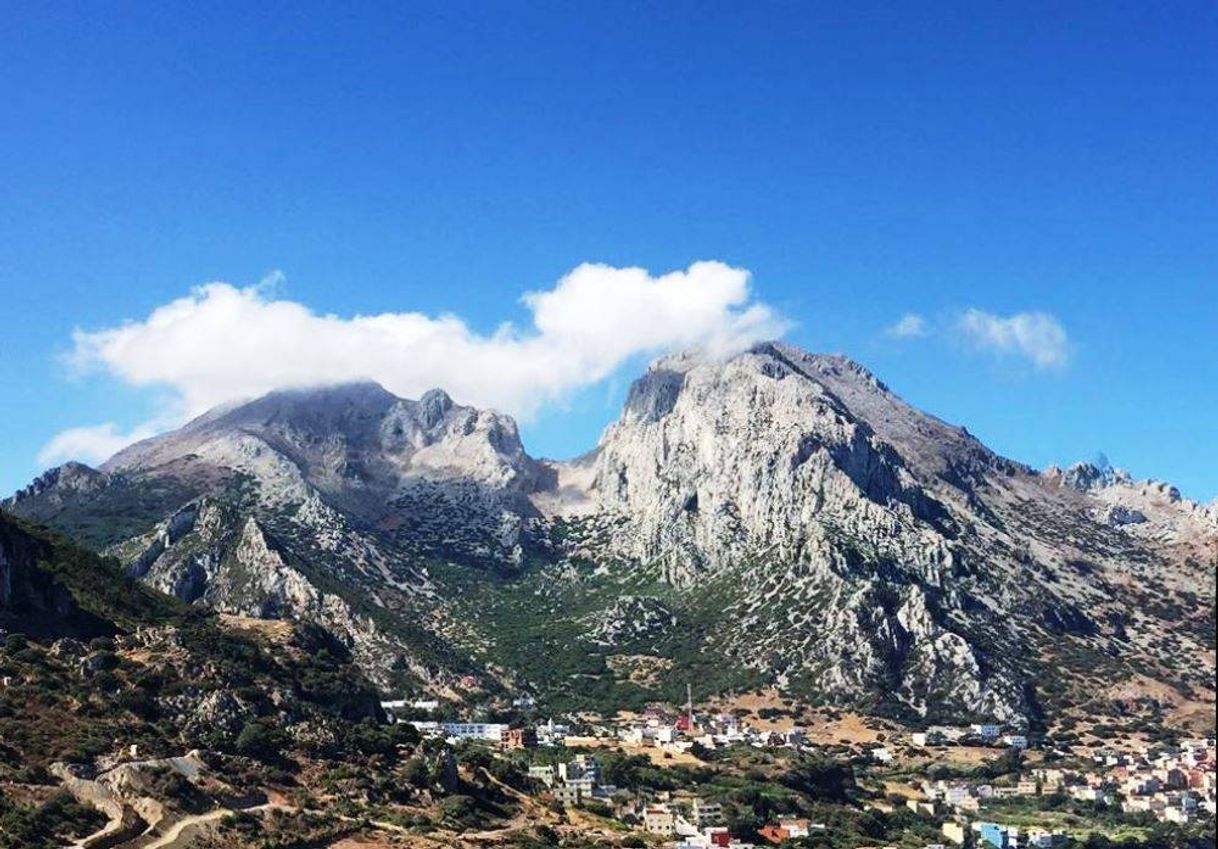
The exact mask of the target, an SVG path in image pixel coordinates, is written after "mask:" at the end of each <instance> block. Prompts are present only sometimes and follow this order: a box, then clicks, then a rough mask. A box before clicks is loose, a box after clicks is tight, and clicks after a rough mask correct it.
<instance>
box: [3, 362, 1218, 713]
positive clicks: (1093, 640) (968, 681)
mask: <svg viewBox="0 0 1218 849" xmlns="http://www.w3.org/2000/svg"><path fill="white" fill-rule="evenodd" d="M10 505H11V509H13V510H14V511H16V512H19V513H22V514H23V515H27V516H31V517H34V518H37V519H39V520H41V521H46V522H49V523H52V524H54V525H56V526H58V527H61V528H63V529H64V530H65V531H67V532H69V533H74V534H75V535H76V536H78V538H81V539H86V540H89V539H91V540H92V541H94V542H95V544H96V541H97V540H99V539H100V540H102V541H103V544H105V545H107V546H109V548H108V550H109V551H110V552H111V553H113V554H114V555H115V556H117V557H119V558H120V559H121V560H122V562H123V563H124V564H126V566H127V568H128V570H129V571H130V573H131V574H133V575H136V576H137V577H139V578H140V579H141V580H143V581H144V582H146V583H149V584H152V585H153V586H156V587H158V588H161V589H164V590H166V591H167V592H170V593H172V594H173V595H175V596H176V597H178V598H179V599H181V600H183V601H187V602H191V603H196V604H204V605H207V606H210V607H213V608H215V609H218V610H222V611H227V612H232V613H240V614H242V615H247V616H258V617H269V618H289V619H300V620H304V621H310V622H315V623H318V624H320V625H321V626H322V627H324V628H326V629H327V630H328V631H329V632H330V633H332V634H334V635H335V636H337V637H338V638H339V639H340V640H342V641H343V642H344V643H345V644H346V645H348V646H349V647H350V648H351V650H352V652H353V654H354V656H355V657H356V659H357V660H358V662H359V663H360V664H361V665H362V666H363V667H364V668H365V669H366V670H367V671H368V673H369V674H370V675H372V676H373V677H374V679H375V680H377V681H378V683H379V684H380V685H381V686H382V687H385V688H387V689H394V690H397V689H402V688H405V689H415V688H421V689H426V690H429V691H431V692H435V693H439V694H441V695H444V696H446V697H450V698H463V699H475V700H482V699H486V698H494V697H496V695H497V694H499V693H502V692H504V691H505V688H509V687H527V688H530V689H535V690H538V691H539V692H540V694H541V695H542V696H543V698H547V699H549V700H551V701H553V702H555V703H561V704H568V705H572V706H578V705H584V706H590V705H602V706H604V705H621V704H626V703H630V704H639V703H641V702H642V701H645V700H646V699H648V698H656V697H668V698H675V697H677V695H678V693H679V692H680V690H682V689H683V688H684V684H685V681H686V680H692V681H694V682H695V685H696V686H697V687H698V688H699V689H700V690H701V691H703V692H706V693H710V692H714V691H721V690H726V689H739V688H743V687H752V686H760V685H762V684H777V685H779V686H780V687H783V688H786V689H788V690H789V691H791V692H792V693H795V694H798V695H800V696H802V697H804V698H806V699H810V700H813V701H823V702H829V703H835V704H853V705H863V706H866V707H869V708H871V709H878V710H884V711H887V712H892V713H898V714H903V715H908V716H910V717H922V718H924V719H930V718H934V717H964V716H972V717H993V718H1000V719H1004V720H1009V721H1016V722H1018V721H1033V722H1035V721H1039V720H1040V718H1041V717H1042V716H1043V715H1044V714H1045V713H1048V714H1050V715H1051V716H1056V715H1059V714H1061V713H1062V712H1063V711H1065V710H1067V709H1068V708H1070V707H1071V706H1072V705H1077V704H1079V703H1081V702H1082V701H1085V700H1087V699H1098V700H1100V701H1103V700H1104V699H1107V698H1108V696H1107V695H1106V694H1107V693H1108V691H1109V690H1111V689H1112V688H1113V687H1114V686H1116V685H1117V684H1122V683H1127V682H1131V681H1155V682H1158V683H1161V684H1165V685H1166V686H1167V687H1168V689H1169V690H1170V691H1171V692H1174V693H1177V694H1179V696H1180V698H1200V699H1201V700H1203V701H1204V700H1209V701H1211V702H1212V698H1213V686H1212V683H1210V682H1209V680H1208V679H1207V675H1208V674H1209V673H1211V672H1212V669H1213V657H1214V655H1213V647H1214V613H1213V605H1212V602H1211V601H1207V599H1212V597H1213V592H1214V569H1215V563H1218V511H1216V510H1215V509H1214V508H1207V507H1201V506H1198V505H1194V504H1192V503H1190V502H1186V501H1184V500H1182V499H1180V498H1179V496H1178V494H1175V493H1174V491H1173V490H1171V489H1170V488H1169V487H1165V486H1162V485H1158V484H1152V483H1144V484H1135V483H1134V482H1132V481H1130V480H1128V479H1127V478H1125V477H1122V476H1119V475H1116V474H1115V473H1112V472H1110V471H1108V470H1098V469H1091V468H1090V467H1076V468H1074V469H1071V470H1068V471H1067V472H1061V471H1059V470H1050V471H1049V472H1047V473H1045V474H1038V473H1036V472H1034V471H1032V470H1031V469H1028V468H1026V467H1024V466H1021V465H1019V464H1017V463H1013V462H1011V461H1009V460H1006V459H1005V458H1002V457H1000V456H998V455H996V454H994V453H993V452H991V451H989V450H988V449H987V448H986V447H985V446H984V445H982V444H981V443H980V442H978V441H977V440H976V439H975V438H973V437H972V436H971V435H970V434H968V432H967V431H965V430H963V429H962V428H958V427H954V426H951V425H948V424H946V423H944V422H941V421H939V420H938V419H935V418H933V417H931V416H928V415H926V414H924V413H921V412H919V411H917V410H915V409H914V408H912V407H910V406H909V405H907V404H905V403H904V402H903V401H902V400H901V399H900V398H898V397H897V396H895V395H894V394H893V393H891V392H890V391H889V390H888V389H887V388H886V387H885V386H884V385H883V384H882V383H880V382H879V381H878V380H877V379H876V378H875V377H874V376H872V375H871V374H870V373H869V372H867V371H866V370H865V369H863V368H862V367H861V366H859V365H857V364H855V363H853V362H851V361H849V360H847V359H845V358H843V357H836V356H817V355H810V354H806V353H804V352H802V351H799V350H798V349H795V348H792V347H790V346H786V345H781V344H766V345H760V346H757V347H755V348H754V349H752V350H750V351H747V352H745V353H742V354H740V355H738V356H736V357H733V358H731V359H730V360H728V361H726V362H716V361H710V360H707V359H705V358H702V357H700V356H698V355H695V354H687V355H680V356H674V357H668V358H665V359H663V360H661V361H658V362H657V363H656V364H654V365H653V367H652V368H651V369H650V370H649V371H648V373H647V374H646V375H645V376H644V377H642V378H641V379H640V380H639V381H637V382H636V384H635V385H634V387H633V388H632V390H631V393H630V396H629V399H628V401H627V403H626V406H625V409H624V410H623V412H622V415H621V417H620V418H619V420H618V422H617V423H615V424H614V425H612V426H611V427H610V428H609V429H608V430H607V431H606V433H605V435H604V437H603V438H602V440H601V442H600V444H599V446H598V447H597V448H596V450H595V451H593V452H591V453H590V454H589V455H586V456H585V457H583V458H581V459H580V460H578V461H573V462H571V463H545V462H539V461H536V460H533V459H532V458H530V457H529V456H528V455H527V453H526V452H525V451H524V448H523V446H522V445H521V444H520V440H519V436H518V433H517V429H516V426H515V424H514V422H512V421H511V419H509V418H507V417H504V416H501V415H499V414H496V413H493V412H488V411H478V410H473V409H471V408H468V407H462V406H459V405H457V404H454V403H453V402H452V401H451V399H449V398H448V396H446V395H444V394H443V393H442V392H439V391H433V392H431V393H428V394H427V395H425V396H424V397H423V398H422V399H420V400H419V401H417V402H416V401H407V400H402V399H397V398H395V397H393V396H392V395H390V394H389V393H387V392H385V391H384V390H383V389H381V388H380V387H378V386H375V385H372V384H357V385H352V386H343V387H331V388H324V389H318V390H309V391H301V390H297V391H291V392H277V393H272V394H271V395H268V396H266V397H265V398H262V399H258V400H256V401H253V402H249V403H246V404H239V405H230V406H228V407H226V408H222V409H218V410H216V411H213V412H211V413H209V414H207V415H205V416H203V417H201V418H200V419H198V420H196V421H195V422H192V423H190V424H189V425H187V426H186V427H184V428H183V429H181V430H180V431H177V432H175V433H172V434H167V435H165V436H162V437H158V438H156V439H154V440H150V441H148V442H145V443H140V444H138V445H135V446H132V447H131V448H129V449H127V450H125V451H123V452H120V454H118V455H117V456H116V457H115V458H113V459H112V460H111V461H109V462H108V463H106V464H105V465H104V466H103V467H102V469H101V470H98V471H93V470H88V469H86V468H84V467H79V466H70V467H61V469H59V470H53V471H52V472H50V473H48V474H47V475H45V476H44V477H43V478H41V479H40V480H39V481H38V482H36V483H35V484H34V485H32V486H31V487H30V488H28V489H27V490H24V491H23V492H22V493H19V494H18V495H17V496H16V497H15V498H14V499H12V500H11V501H10ZM108 517H117V518H118V521H117V524H119V525H120V526H121V527H122V528H123V533H122V536H121V538H116V537H115V536H113V535H111V536H109V537H107V536H106V535H105V534H104V533H101V532H100V529H102V528H104V527H105V526H106V524H107V520H108Z"/></svg>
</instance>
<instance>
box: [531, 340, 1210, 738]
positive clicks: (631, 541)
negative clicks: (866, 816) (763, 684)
mask: <svg viewBox="0 0 1218 849" xmlns="http://www.w3.org/2000/svg"><path fill="white" fill-rule="evenodd" d="M558 478H559V480H560V481H562V482H563V484H564V486H566V487H567V490H568V491H565V492H564V493H563V497H562V498H561V499H555V500H554V501H553V502H551V505H552V507H551V509H553V510H554V511H555V512H557V513H558V514H559V515H564V514H565V515H568V516H570V517H572V518H573V519H574V518H575V517H576V516H578V517H579V519H580V521H583V522H585V523H590V524H591V525H592V526H594V527H600V528H601V529H603V530H602V532H600V533H599V534H594V535H593V539H594V542H593V543H591V544H589V543H588V542H586V541H584V542H581V546H582V547H581V548H580V549H579V550H578V551H577V554H578V555H579V556H580V557H587V558H592V559H598V558H599V559H606V558H611V559H615V560H619V561H622V562H624V563H627V564H633V566H632V567H630V566H627V567H619V568H635V569H642V570H647V569H655V570H657V571H658V572H659V573H660V575H661V576H662V577H663V579H664V580H666V581H667V582H669V583H670V584H672V585H674V586H675V587H677V588H678V590H679V592H680V593H681V594H683V595H684V596H685V597H687V598H697V597H698V596H699V594H701V593H704V592H707V590H706V589H705V588H708V587H722V586H724V585H726V586H728V587H729V589H727V590H726V591H724V590H716V591H715V592H716V602H717V603H720V604H722V605H723V608H722V614H721V615H720V616H719V617H718V619H717V620H716V628H715V629H714V630H713V632H712V634H713V635H712V637H711V641H712V643H713V644H714V646H715V648H716V649H717V650H719V651H721V652H722V653H724V654H726V655H728V656H730V657H732V658H733V661H734V662H735V663H736V664H739V665H740V666H743V667H751V668H754V669H757V670H758V671H760V672H762V673H764V674H768V675H769V676H771V677H773V678H775V679H776V680H778V681H780V682H785V683H789V684H795V683H797V682H801V683H802V687H803V689H805V690H807V691H811V692H813V693H815V694H819V695H823V696H829V697H831V698H834V699H838V700H847V701H848V700H850V699H852V698H858V697H860V696H862V695H863V694H867V693H872V694H875V693H879V694H883V696H882V697H883V698H887V699H891V700H895V701H897V702H899V703H900V704H901V705H903V706H904V707H905V708H906V709H908V710H911V711H913V712H915V713H918V714H922V715H928V714H931V713H935V712H942V711H944V710H946V711H948V712H952V713H955V714H957V715H959V714H967V713H972V714H977V715H988V716H993V717H997V718H1002V719H1006V720H1010V719H1012V718H1015V717H1019V716H1027V715H1028V714H1029V712H1030V711H1032V710H1033V709H1034V707H1033V705H1031V704H1030V703H1029V702H1028V696H1027V691H1028V688H1027V687H1026V686H1025V685H1026V683H1027V676H1028V672H1027V669H1026V667H1027V664H1026V662H1025V659H1026V658H1027V657H1028V656H1029V655H1034V654H1037V653H1038V652H1039V651H1040V649H1039V648H1038V646H1040V645H1042V644H1043V642H1044V640H1045V639H1060V638H1061V636H1062V635H1063V634H1068V635H1070V637H1071V638H1072V639H1078V640H1080V641H1085V642H1087V643H1089V645H1088V646H1087V647H1086V648H1085V651H1094V650H1095V649H1096V647H1097V646H1099V645H1106V646H1109V650H1110V651H1117V652H1120V653H1122V654H1124V655H1125V656H1128V657H1135V656H1136V657H1150V656H1151V655H1153V654H1154V652H1155V649H1153V647H1152V646H1153V643H1154V639H1155V638H1153V637H1151V636H1150V634H1151V633H1159V632H1161V631H1162V630H1163V629H1164V628H1165V627H1168V626H1167V625H1166V623H1164V622H1160V621H1153V622H1152V621H1150V619H1151V618H1152V617H1148V618H1147V621H1145V622H1144V625H1145V627H1146V628H1147V634H1146V639H1145V641H1143V642H1139V643H1138V644H1137V646H1136V647H1133V648H1131V646H1130V645H1129V644H1127V643H1126V644H1121V643H1119V642H1112V643H1111V644H1109V642H1108V641H1109V638H1110V636H1111V638H1113V639H1115V638H1116V637H1117V635H1116V634H1115V632H1113V633H1112V634H1111V635H1110V634H1109V633H1108V632H1107V631H1106V630H1105V628H1104V627H1103V626H1102V625H1100V624H1099V620H1100V619H1102V616H1097V615H1096V613H1097V612H1098V611H1105V613H1104V614H1103V615H1115V613H1116V608H1117V607H1120V606H1121V605H1122V604H1124V602H1121V601H1118V600H1116V599H1114V598H1113V597H1112V591H1111V585H1112V583H1111V582H1113V581H1114V580H1115V581H1118V582H1120V581H1122V580H1123V579H1122V578H1120V577H1118V575H1120V574H1121V573H1128V572H1129V570H1130V569H1131V568H1134V569H1141V566H1140V565H1139V566H1137V567H1131V566H1130V564H1131V563H1138V564H1141V563H1143V562H1145V563H1150V562H1152V561H1153V560H1154V559H1155V558H1156V557H1158V556H1159V555H1160V554H1167V555H1169V556H1168V558H1167V559H1168V560H1175V559H1176V558H1175V557H1173V556H1171V552H1165V551H1164V552H1157V553H1152V552H1153V551H1154V546H1153V545H1151V546H1150V547H1149V548H1148V547H1147V545H1146V541H1147V540H1149V539H1156V540H1164V539H1167V538H1171V539H1173V540H1180V541H1181V544H1184V543H1187V544H1188V545H1190V546H1192V547H1191V548H1190V549H1189V550H1188V556H1196V554H1197V553H1198V552H1200V555H1201V557H1202V558H1205V556H1206V551H1207V548H1208V550H1209V555H1208V561H1207V562H1210V563H1214V562H1215V559H1214V556H1213V551H1214V549H1213V548H1212V546H1214V545H1215V540H1218V535H1215V534H1212V533H1208V532H1207V531H1206V530H1205V529H1206V527H1207V525H1206V523H1207V521H1208V518H1207V516H1206V513H1205V509H1206V508H1200V507H1196V506H1194V505H1188V504H1184V503H1182V502H1181V501H1180V499H1179V497H1178V493H1175V492H1174V491H1173V490H1170V488H1165V487H1161V486H1156V485H1154V484H1151V483H1147V484H1145V485H1141V486H1140V487H1139V486H1138V485H1135V484H1134V483H1133V482H1132V481H1131V480H1130V479H1129V476H1128V475H1126V474H1124V473H1122V472H1119V471H1115V470H1112V469H1110V468H1107V467H1105V468H1103V469H1101V468H1098V467H1095V466H1089V465H1085V464H1080V465H1079V466H1075V467H1072V468H1071V469H1070V470H1068V471H1067V472H1065V473H1062V472H1057V473H1056V474H1047V475H1046V476H1043V477H1042V476H1038V475H1036V473H1034V472H1033V471H1032V470H1030V469H1028V468H1026V467H1023V466H1020V465H1018V464H1015V463H1011V462H1010V461H1008V460H1005V459H1003V458H1001V457H999V456H997V455H995V454H993V453H992V452H990V451H988V450H987V449H986V448H985V447H984V446H983V445H981V444H980V443H979V442H977V441H976V440H975V439H974V438H973V437H972V436H971V435H969V434H968V433H967V431H964V430H963V429H960V428H955V427H952V426H950V425H946V424H944V423H943V422H940V421H938V420H936V419H933V418H932V417H929V416H926V415H925V414H923V413H920V412H918V411H917V410H914V409H913V408H911V407H909V406H908V405H906V404H905V403H904V402H902V401H901V400H900V399H899V398H897V397H896V396H894V395H893V394H892V393H891V392H890V391H889V390H888V388H887V387H885V386H884V385H883V384H882V383H881V382H879V381H878V380H876V379H875V378H874V376H872V375H871V374H870V373H869V372H867V371H866V370H865V369H863V368H862V367H861V366H858V365H857V364H856V363H852V362H850V361H849V360H846V359H844V358H842V357H826V356H815V355H809V354H806V353H804V352H802V351H799V350H797V349H794V348H791V347H790V346H785V345H778V344H769V345H761V346H758V347H756V348H754V349H753V350H751V351H749V352H746V353H744V354H741V355H739V356H737V357H734V358H732V359H730V360H729V361H727V362H714V361H709V360H706V359H704V358H700V357H697V356H692V355H681V356H676V357H670V358H666V359H664V360H661V361H659V362H657V363H656V364H655V365H653V367H652V368H651V369H650V371H649V372H648V373H647V374H646V375H645V376H644V377H643V378H641V379H640V380H639V381H638V382H636V384H635V385H634V387H633V388H632V390H631V392H630V396H629V398H628V401H627V404H626V407H625V409H624V410H623V413H622V415H621V417H620V419H619V420H618V422H617V423H616V424H614V425H613V426H611V427H610V428H609V429H608V430H607V431H606V433H605V435H604V437H603V439H602V440H601V443H600V445H599V446H598V449H597V451H596V453H595V455H593V456H592V457H590V458H588V459H587V460H584V461H581V463H580V464H578V465H575V466H570V467H566V468H560V469H559V470H558ZM575 490H579V491H578V492H576V491H575ZM1135 490H1136V491H1137V494H1136V495H1135ZM1066 493H1072V494H1069V495H1068V494H1066ZM1029 505H1035V507H1034V508H1030V506H1029ZM589 517H591V518H589ZM1132 552H1137V554H1136V555H1134V554H1132ZM1184 559H1188V557H1187V556H1186V557H1185V558H1184ZM1080 562H1087V563H1093V564H1103V565H1096V566H1094V567H1089V568H1094V569H1095V570H1096V571H1094V572H1092V573H1090V574H1089V578H1090V580H1086V581H1079V580H1078V579H1077V576H1076V575H1075V574H1072V573H1073V572H1077V571H1078V568H1079V567H1078V565H1077V564H1079V563H1080ZM1100 572H1103V574H1104V576H1105V577H1103V578H1100V579H1098V580H1096V579H1097V578H1099V575H1100ZM1177 577H1179V578H1180V581H1181V583H1180V585H1179V586H1180V589H1182V590H1186V591H1188V592H1196V591H1197V589H1202V590H1203V589H1204V588H1205V586H1206V581H1207V580H1208V581H1209V585H1210V587H1211V588H1212V574H1211V575H1210V576H1209V577H1208V578H1207V577H1206V575H1205V573H1204V571H1201V572H1193V573H1189V575H1188V576H1187V577H1186V576H1185V575H1184V574H1183V573H1177ZM1135 581H1136V579H1135ZM1185 585H1187V586H1191V587H1193V589H1192V590H1187V589H1186V586H1185ZM1134 586H1136V584H1135V585H1134ZM1114 605H1115V607H1114ZM1063 611H1065V612H1066V613H1063ZM1083 611H1088V612H1087V613H1084V612H1083ZM1108 611H1112V613H1111V614H1110V613H1108ZM1196 613H1197V614H1198V615H1199V616H1202V617H1203V616H1204V611H1196ZM1082 620H1085V621H1082ZM1190 646H1191V648H1192V649H1195V650H1196V652H1197V653H1198V654H1197V655H1196V656H1200V655H1201V654H1203V653H1204V648H1203V646H1202V645H1201V644H1200V643H1197V644H1195V645H1194V644H1193V643H1191V642H1190ZM1189 651H1190V649H1182V653H1181V654H1180V656H1179V657H1180V659H1181V662H1182V663H1183V658H1184V657H1185V656H1186V655H1187V654H1188V653H1189ZM1139 662H1140V661H1139ZM1081 672H1082V674H1086V670H1081ZM1164 672H1165V673H1166V674H1168V675H1170V674H1172V673H1170V672H1168V671H1167V670H1164Z"/></svg>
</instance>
